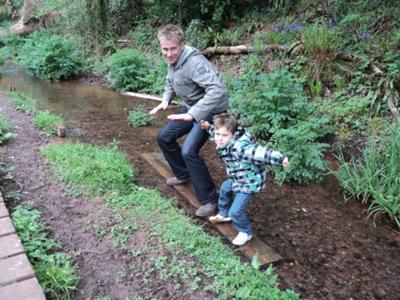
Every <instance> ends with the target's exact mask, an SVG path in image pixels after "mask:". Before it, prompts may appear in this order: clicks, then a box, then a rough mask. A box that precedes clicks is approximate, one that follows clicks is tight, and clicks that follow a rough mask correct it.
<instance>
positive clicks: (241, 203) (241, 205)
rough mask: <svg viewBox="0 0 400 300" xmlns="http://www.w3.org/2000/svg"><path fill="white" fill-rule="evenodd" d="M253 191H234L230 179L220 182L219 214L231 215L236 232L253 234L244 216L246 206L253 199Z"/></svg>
mask: <svg viewBox="0 0 400 300" xmlns="http://www.w3.org/2000/svg"><path fill="white" fill-rule="evenodd" d="M254 195H255V193H251V194H246V193H240V192H239V193H236V196H235V197H234V192H233V190H232V180H231V179H227V180H225V181H224V182H223V183H222V186H221V190H220V191H219V200H218V209H219V214H220V215H221V216H224V217H227V216H229V217H231V218H232V222H233V224H234V225H235V228H236V230H237V231H238V232H245V233H247V234H251V235H252V234H253V228H252V227H251V224H250V221H249V219H248V218H247V216H246V206H247V204H248V203H249V202H250V200H251V199H253V197H254Z"/></svg>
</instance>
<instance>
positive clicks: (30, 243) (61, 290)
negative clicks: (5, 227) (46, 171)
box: [12, 204, 79, 299]
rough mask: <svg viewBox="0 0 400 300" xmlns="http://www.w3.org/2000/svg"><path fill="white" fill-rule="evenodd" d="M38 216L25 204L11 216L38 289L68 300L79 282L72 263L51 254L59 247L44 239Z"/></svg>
mask: <svg viewBox="0 0 400 300" xmlns="http://www.w3.org/2000/svg"><path fill="white" fill-rule="evenodd" d="M39 218H40V212H39V211H38V210H36V209H32V206H31V205H29V204H24V205H19V206H17V207H16V208H15V210H14V212H13V213H12V222H13V225H14V228H15V230H16V231H17V233H18V236H19V237H20V238H21V240H22V243H23V245H24V249H25V251H26V253H27V255H28V258H29V260H30V262H31V263H32V265H33V267H34V269H35V274H36V276H37V278H38V280H39V283H40V285H41V287H42V288H43V290H44V292H45V293H46V295H47V296H48V297H51V298H54V299H72V295H73V293H74V292H75V290H76V286H77V284H78V282H79V277H78V275H77V272H76V269H75V267H74V266H73V264H72V259H71V257H70V256H68V255H67V254H65V253H61V252H54V250H56V249H58V248H60V246H61V245H60V243H58V242H57V241H55V240H53V239H49V238H48V237H47V232H46V227H45V226H44V225H43V224H42V223H41V222H40V220H39Z"/></svg>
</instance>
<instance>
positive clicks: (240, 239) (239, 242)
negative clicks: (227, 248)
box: [232, 232, 253, 246]
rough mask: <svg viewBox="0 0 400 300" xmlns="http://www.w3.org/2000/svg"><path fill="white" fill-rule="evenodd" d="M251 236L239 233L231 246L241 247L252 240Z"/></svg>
mask: <svg viewBox="0 0 400 300" xmlns="http://www.w3.org/2000/svg"><path fill="white" fill-rule="evenodd" d="M252 237H253V236H252V235H251V234H247V233H246V232H239V233H238V235H237V236H236V237H235V238H234V239H233V241H232V244H234V245H236V246H243V245H244V244H246V243H247V242H248V241H250V240H251V239H252Z"/></svg>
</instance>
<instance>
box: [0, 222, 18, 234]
mask: <svg viewBox="0 0 400 300" xmlns="http://www.w3.org/2000/svg"><path fill="white" fill-rule="evenodd" d="M10 233H15V229H14V226H13V225H12V223H11V220H10V218H8V217H4V218H1V219H0V237H1V236H3V235H8V234H10Z"/></svg>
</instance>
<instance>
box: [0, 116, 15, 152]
mask: <svg viewBox="0 0 400 300" xmlns="http://www.w3.org/2000/svg"><path fill="white" fill-rule="evenodd" d="M0 112H1V110H0ZM10 129H11V123H10V120H9V119H7V118H6V117H4V116H2V115H1V114H0V145H1V144H3V143H5V142H6V141H8V140H10V139H12V138H15V137H16V134H15V133H12V132H11V131H10Z"/></svg>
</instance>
